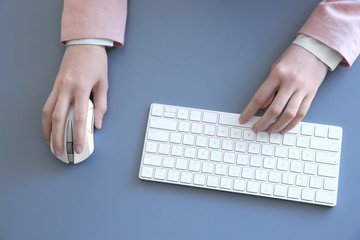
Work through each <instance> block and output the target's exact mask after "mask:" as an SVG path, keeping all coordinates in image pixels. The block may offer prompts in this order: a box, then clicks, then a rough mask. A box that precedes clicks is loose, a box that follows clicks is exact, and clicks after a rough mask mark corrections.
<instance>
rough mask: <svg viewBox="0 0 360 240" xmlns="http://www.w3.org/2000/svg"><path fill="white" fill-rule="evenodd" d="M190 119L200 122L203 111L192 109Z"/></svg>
mask: <svg viewBox="0 0 360 240" xmlns="http://www.w3.org/2000/svg"><path fill="white" fill-rule="evenodd" d="M190 120H191V121H197V122H200V120H201V112H200V111H194V110H192V111H191V113H190Z"/></svg>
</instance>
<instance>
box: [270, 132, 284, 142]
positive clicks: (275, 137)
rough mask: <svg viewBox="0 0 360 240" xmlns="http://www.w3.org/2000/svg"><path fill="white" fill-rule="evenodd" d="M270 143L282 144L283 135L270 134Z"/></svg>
mask: <svg viewBox="0 0 360 240" xmlns="http://www.w3.org/2000/svg"><path fill="white" fill-rule="evenodd" d="M270 143H274V144H281V143H282V135H281V134H280V133H271V134H270Z"/></svg>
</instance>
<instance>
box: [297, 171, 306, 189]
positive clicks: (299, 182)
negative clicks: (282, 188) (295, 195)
mask: <svg viewBox="0 0 360 240" xmlns="http://www.w3.org/2000/svg"><path fill="white" fill-rule="evenodd" d="M308 181H309V177H308V176H305V175H300V174H299V175H297V176H296V183H295V184H296V186H300V187H307V186H308Z"/></svg>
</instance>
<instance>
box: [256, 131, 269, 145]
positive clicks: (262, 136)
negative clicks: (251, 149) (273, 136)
mask: <svg viewBox="0 0 360 240" xmlns="http://www.w3.org/2000/svg"><path fill="white" fill-rule="evenodd" d="M268 138H269V133H267V132H258V133H257V134H256V141H258V142H264V143H266V142H268Z"/></svg>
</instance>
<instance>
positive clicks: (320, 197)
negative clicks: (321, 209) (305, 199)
mask: <svg viewBox="0 0 360 240" xmlns="http://www.w3.org/2000/svg"><path fill="white" fill-rule="evenodd" d="M315 201H317V202H322V203H328V204H335V202H336V194H335V192H329V191H316V197H315Z"/></svg>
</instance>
